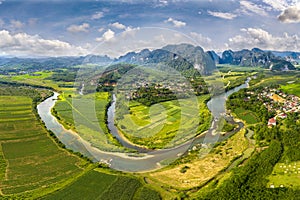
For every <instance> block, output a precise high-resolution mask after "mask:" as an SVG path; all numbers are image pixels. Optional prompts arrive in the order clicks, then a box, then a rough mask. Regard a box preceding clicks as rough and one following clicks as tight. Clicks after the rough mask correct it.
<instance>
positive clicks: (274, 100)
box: [247, 87, 300, 127]
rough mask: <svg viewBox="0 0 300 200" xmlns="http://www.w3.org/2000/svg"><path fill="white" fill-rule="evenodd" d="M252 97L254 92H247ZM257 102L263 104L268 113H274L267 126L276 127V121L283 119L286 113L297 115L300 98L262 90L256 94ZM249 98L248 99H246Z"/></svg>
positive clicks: (272, 89) (273, 90) (277, 91)
mask: <svg viewBox="0 0 300 200" xmlns="http://www.w3.org/2000/svg"><path fill="white" fill-rule="evenodd" d="M247 94H251V95H254V92H252V91H251V92H247ZM257 97H258V100H260V101H261V102H263V104H264V106H266V108H267V109H268V111H269V112H274V113H276V114H275V116H274V117H272V118H270V119H269V120H268V126H269V127H272V126H276V124H277V122H278V120H280V119H285V118H286V117H287V114H288V113H297V112H299V111H300V98H299V97H298V96H295V95H288V94H285V93H284V92H282V91H280V90H279V89H275V88H268V87H266V88H264V89H263V90H262V91H261V92H260V93H258V94H257ZM247 98H250V97H247Z"/></svg>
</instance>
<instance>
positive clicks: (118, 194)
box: [43, 170, 160, 200]
mask: <svg viewBox="0 0 300 200" xmlns="http://www.w3.org/2000/svg"><path fill="white" fill-rule="evenodd" d="M43 199H45V200H52V199H53V200H54V199H55V200H57V199H64V200H68V199H70V200H76V199H78V200H81V199H87V200H88V199H103V200H116V199H120V200H129V199H136V200H139V199H140V200H147V199H149V200H156V199H160V195H159V194H158V193H157V192H155V191H153V190H151V189H148V188H147V187H145V186H142V184H141V182H140V181H139V180H137V179H135V178H130V177H127V176H118V175H111V174H104V173H101V172H98V171H94V170H92V171H89V172H88V173H86V174H85V175H83V176H81V177H80V178H79V179H77V180H76V181H75V182H73V183H72V184H70V185H69V186H68V187H66V188H64V189H62V190H59V191H57V192H55V193H53V194H51V195H49V196H46V197H45V198H43Z"/></svg>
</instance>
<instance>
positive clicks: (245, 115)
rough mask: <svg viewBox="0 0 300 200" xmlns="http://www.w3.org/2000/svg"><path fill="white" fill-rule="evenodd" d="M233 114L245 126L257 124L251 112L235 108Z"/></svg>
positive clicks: (256, 118)
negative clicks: (244, 123) (243, 122)
mask: <svg viewBox="0 0 300 200" xmlns="http://www.w3.org/2000/svg"><path fill="white" fill-rule="evenodd" d="M234 113H235V114H236V115H237V117H238V118H239V119H242V120H244V121H245V122H246V123H247V124H256V123H258V122H259V119H258V117H257V116H256V114H255V113H254V112H252V111H249V110H245V109H243V108H236V109H235V110H234Z"/></svg>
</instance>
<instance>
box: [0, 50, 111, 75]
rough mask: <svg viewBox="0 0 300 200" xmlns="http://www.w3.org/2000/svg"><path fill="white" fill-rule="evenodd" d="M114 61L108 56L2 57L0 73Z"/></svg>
mask: <svg viewBox="0 0 300 200" xmlns="http://www.w3.org/2000/svg"><path fill="white" fill-rule="evenodd" d="M112 61H113V60H112V59H110V58H109V57H107V56H95V55H88V56H80V57H48V58H16V57H13V58H7V57H0V72H1V73H2V74H6V73H9V72H20V71H26V72H35V71H40V70H53V69H56V68H68V67H72V66H76V65H81V64H84V63H95V64H99V63H102V64H103V63H110V62H112Z"/></svg>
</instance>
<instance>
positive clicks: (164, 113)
mask: <svg viewBox="0 0 300 200" xmlns="http://www.w3.org/2000/svg"><path fill="white" fill-rule="evenodd" d="M207 98H208V96H207V95H206V96H201V97H197V99H196V98H193V99H192V98H191V99H181V100H173V101H166V102H161V103H158V104H154V105H152V106H150V107H148V106H145V105H143V104H140V103H138V102H135V101H133V102H130V113H128V114H125V115H124V116H122V117H120V118H118V117H117V119H119V120H116V124H117V126H118V127H119V128H120V130H121V132H122V133H123V134H124V135H125V136H126V137H127V138H128V139H129V140H131V141H132V142H133V143H135V144H139V145H142V146H146V147H148V148H164V147H171V146H174V145H177V144H180V143H182V142H184V141H186V140H187V139H189V138H192V137H194V136H195V135H196V134H199V133H201V132H203V131H205V130H207V129H208V127H209V123H210V120H209V119H210V113H209V110H208V108H207V107H206V104H205V101H206V99H207ZM196 108H198V109H196ZM117 115H118V113H117Z"/></svg>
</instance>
